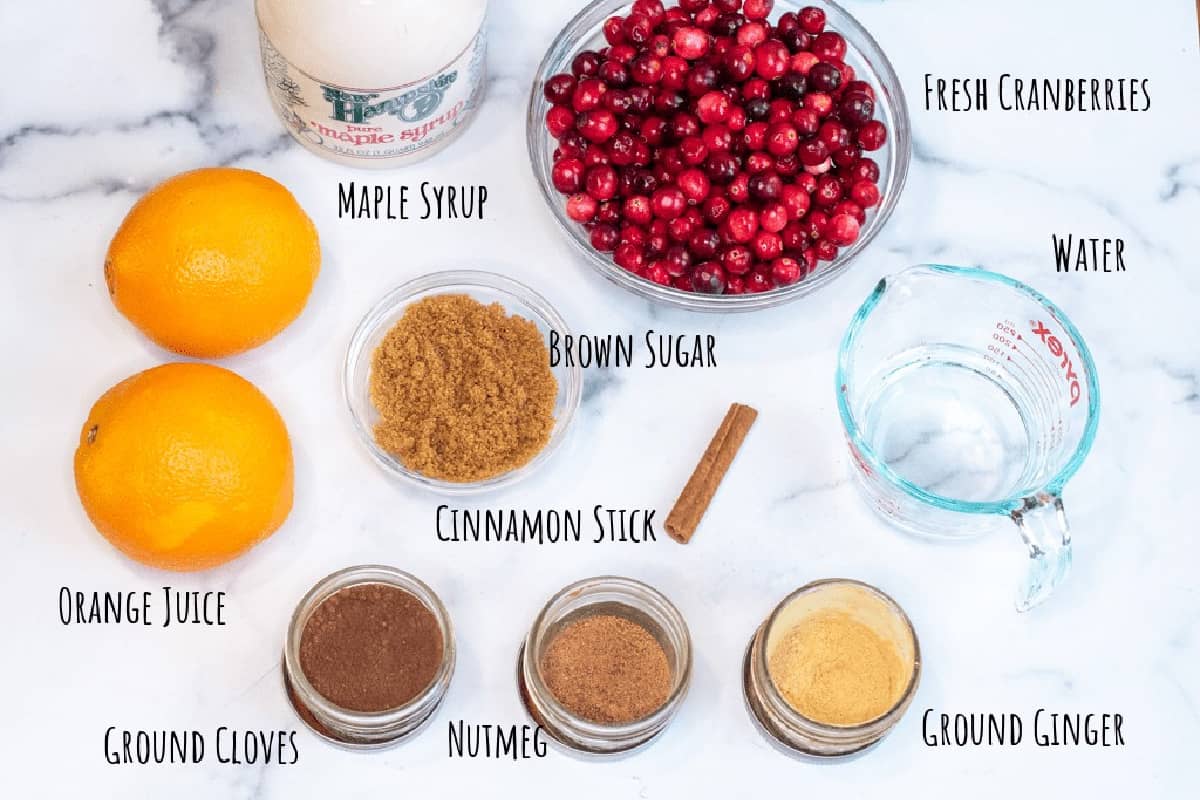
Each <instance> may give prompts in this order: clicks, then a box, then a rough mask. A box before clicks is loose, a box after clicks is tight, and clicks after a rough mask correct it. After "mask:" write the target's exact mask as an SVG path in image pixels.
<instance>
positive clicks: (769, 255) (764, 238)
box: [754, 231, 783, 261]
mask: <svg viewBox="0 0 1200 800" xmlns="http://www.w3.org/2000/svg"><path fill="white" fill-rule="evenodd" d="M754 255H755V257H757V258H758V260H759V261H770V260H772V259H775V258H779V256H781V255H783V239H782V238H781V237H780V235H779V234H778V233H771V232H770V231H759V232H758V235H757V236H755V237H754Z"/></svg>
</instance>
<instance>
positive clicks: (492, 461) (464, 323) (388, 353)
mask: <svg viewBox="0 0 1200 800" xmlns="http://www.w3.org/2000/svg"><path fill="white" fill-rule="evenodd" d="M557 397H558V382H557V381H556V380H555V379H554V374H553V373H552V372H551V370H550V354H549V351H548V350H547V349H546V343H545V341H544V340H543V338H542V334H541V332H540V331H539V330H538V327H537V325H536V324H534V323H533V322H531V321H530V320H527V319H524V318H523V317H519V316H515V315H514V316H509V315H508V314H507V313H506V312H505V310H504V307H503V306H501V305H500V304H499V303H493V304H491V305H484V304H483V303H480V302H478V301H477V300H474V299H472V298H471V297H468V296H466V295H460V294H459V295H456V294H445V295H435V296H432V297H427V298H425V299H423V300H420V301H418V302H416V303H413V304H412V305H411V306H409V307H408V308H407V309H406V310H405V312H404V316H403V317H401V319H400V320H399V322H397V323H396V325H395V326H394V327H393V328H392V329H391V331H389V332H388V334H387V336H385V337H384V339H383V341H382V342H381V343H380V345H379V347H378V348H377V349H376V351H375V355H374V358H373V361H372V369H371V401H372V403H374V405H375V408H376V410H377V411H378V412H379V414H380V417H381V419H380V420H379V422H378V423H377V424H376V426H375V440H376V442H378V444H379V446H380V447H382V448H383V449H384V450H386V451H388V452H389V453H391V454H392V455H394V456H396V458H398V459H399V460H400V462H401V463H402V464H404V466H405V467H407V468H408V469H410V470H413V471H415V472H419V473H421V474H422V475H425V476H427V477H430V478H435V479H438V480H444V481H450V482H454V483H470V482H473V481H479V480H486V479H487V478H493V477H495V476H497V475H501V474H503V473H505V472H509V471H511V470H514V469H517V468H518V467H521V466H524V465H525V464H527V463H528V462H529V461H531V460H532V459H533V457H534V456H536V455H537V454H538V453H539V452H541V450H542V448H544V447H545V446H546V443H547V442H548V441H549V440H550V432H551V430H553V428H554V406H555V402H556V400H557Z"/></svg>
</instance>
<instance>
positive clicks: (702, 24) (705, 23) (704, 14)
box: [692, 3, 722, 31]
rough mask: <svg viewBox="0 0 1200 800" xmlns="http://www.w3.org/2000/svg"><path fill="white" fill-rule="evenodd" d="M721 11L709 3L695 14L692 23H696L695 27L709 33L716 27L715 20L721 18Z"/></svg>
mask: <svg viewBox="0 0 1200 800" xmlns="http://www.w3.org/2000/svg"><path fill="white" fill-rule="evenodd" d="M721 13H722V12H721V9H719V8H717V6H716V5H714V4H712V3H709V4H708V5H706V6H705V7H704V8H701V9H700V10H699V11H697V12H696V16H695V17H693V18H692V21H693V22H695V23H696V27H698V28H701V29H702V30H706V31H711V30H713V28H715V27H716V25H717V20H719V19H720V18H721Z"/></svg>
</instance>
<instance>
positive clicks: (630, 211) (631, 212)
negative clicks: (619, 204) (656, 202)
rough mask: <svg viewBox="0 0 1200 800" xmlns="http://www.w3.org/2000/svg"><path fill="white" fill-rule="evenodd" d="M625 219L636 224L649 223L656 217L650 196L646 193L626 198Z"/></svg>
mask: <svg viewBox="0 0 1200 800" xmlns="http://www.w3.org/2000/svg"><path fill="white" fill-rule="evenodd" d="M624 210H625V219H627V220H629V221H630V222H632V223H634V224H635V225H649V224H650V221H651V220H652V219H653V218H654V209H653V208H652V207H651V205H650V198H649V197H646V196H644V195H634V196H633V197H627V198H625V209H624Z"/></svg>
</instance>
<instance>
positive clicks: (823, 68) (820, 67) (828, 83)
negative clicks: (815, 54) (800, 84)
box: [634, 61, 842, 92]
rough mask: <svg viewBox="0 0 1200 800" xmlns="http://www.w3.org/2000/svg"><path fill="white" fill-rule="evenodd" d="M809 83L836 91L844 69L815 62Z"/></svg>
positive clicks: (809, 73) (826, 89)
mask: <svg viewBox="0 0 1200 800" xmlns="http://www.w3.org/2000/svg"><path fill="white" fill-rule="evenodd" d="M634 63H636V62H634ZM636 77H637V75H636V74H635V75H634V78H635V79H636ZM808 85H809V86H811V87H812V88H813V89H815V90H816V91H818V92H835V91H837V88H838V87H839V86H841V85H842V71H841V70H840V69H838V68H837V67H835V66H834V65H833V64H830V63H828V62H825V61H822V62H821V63H819V64H814V65H813V68H812V69H810V70H809V71H808Z"/></svg>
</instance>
